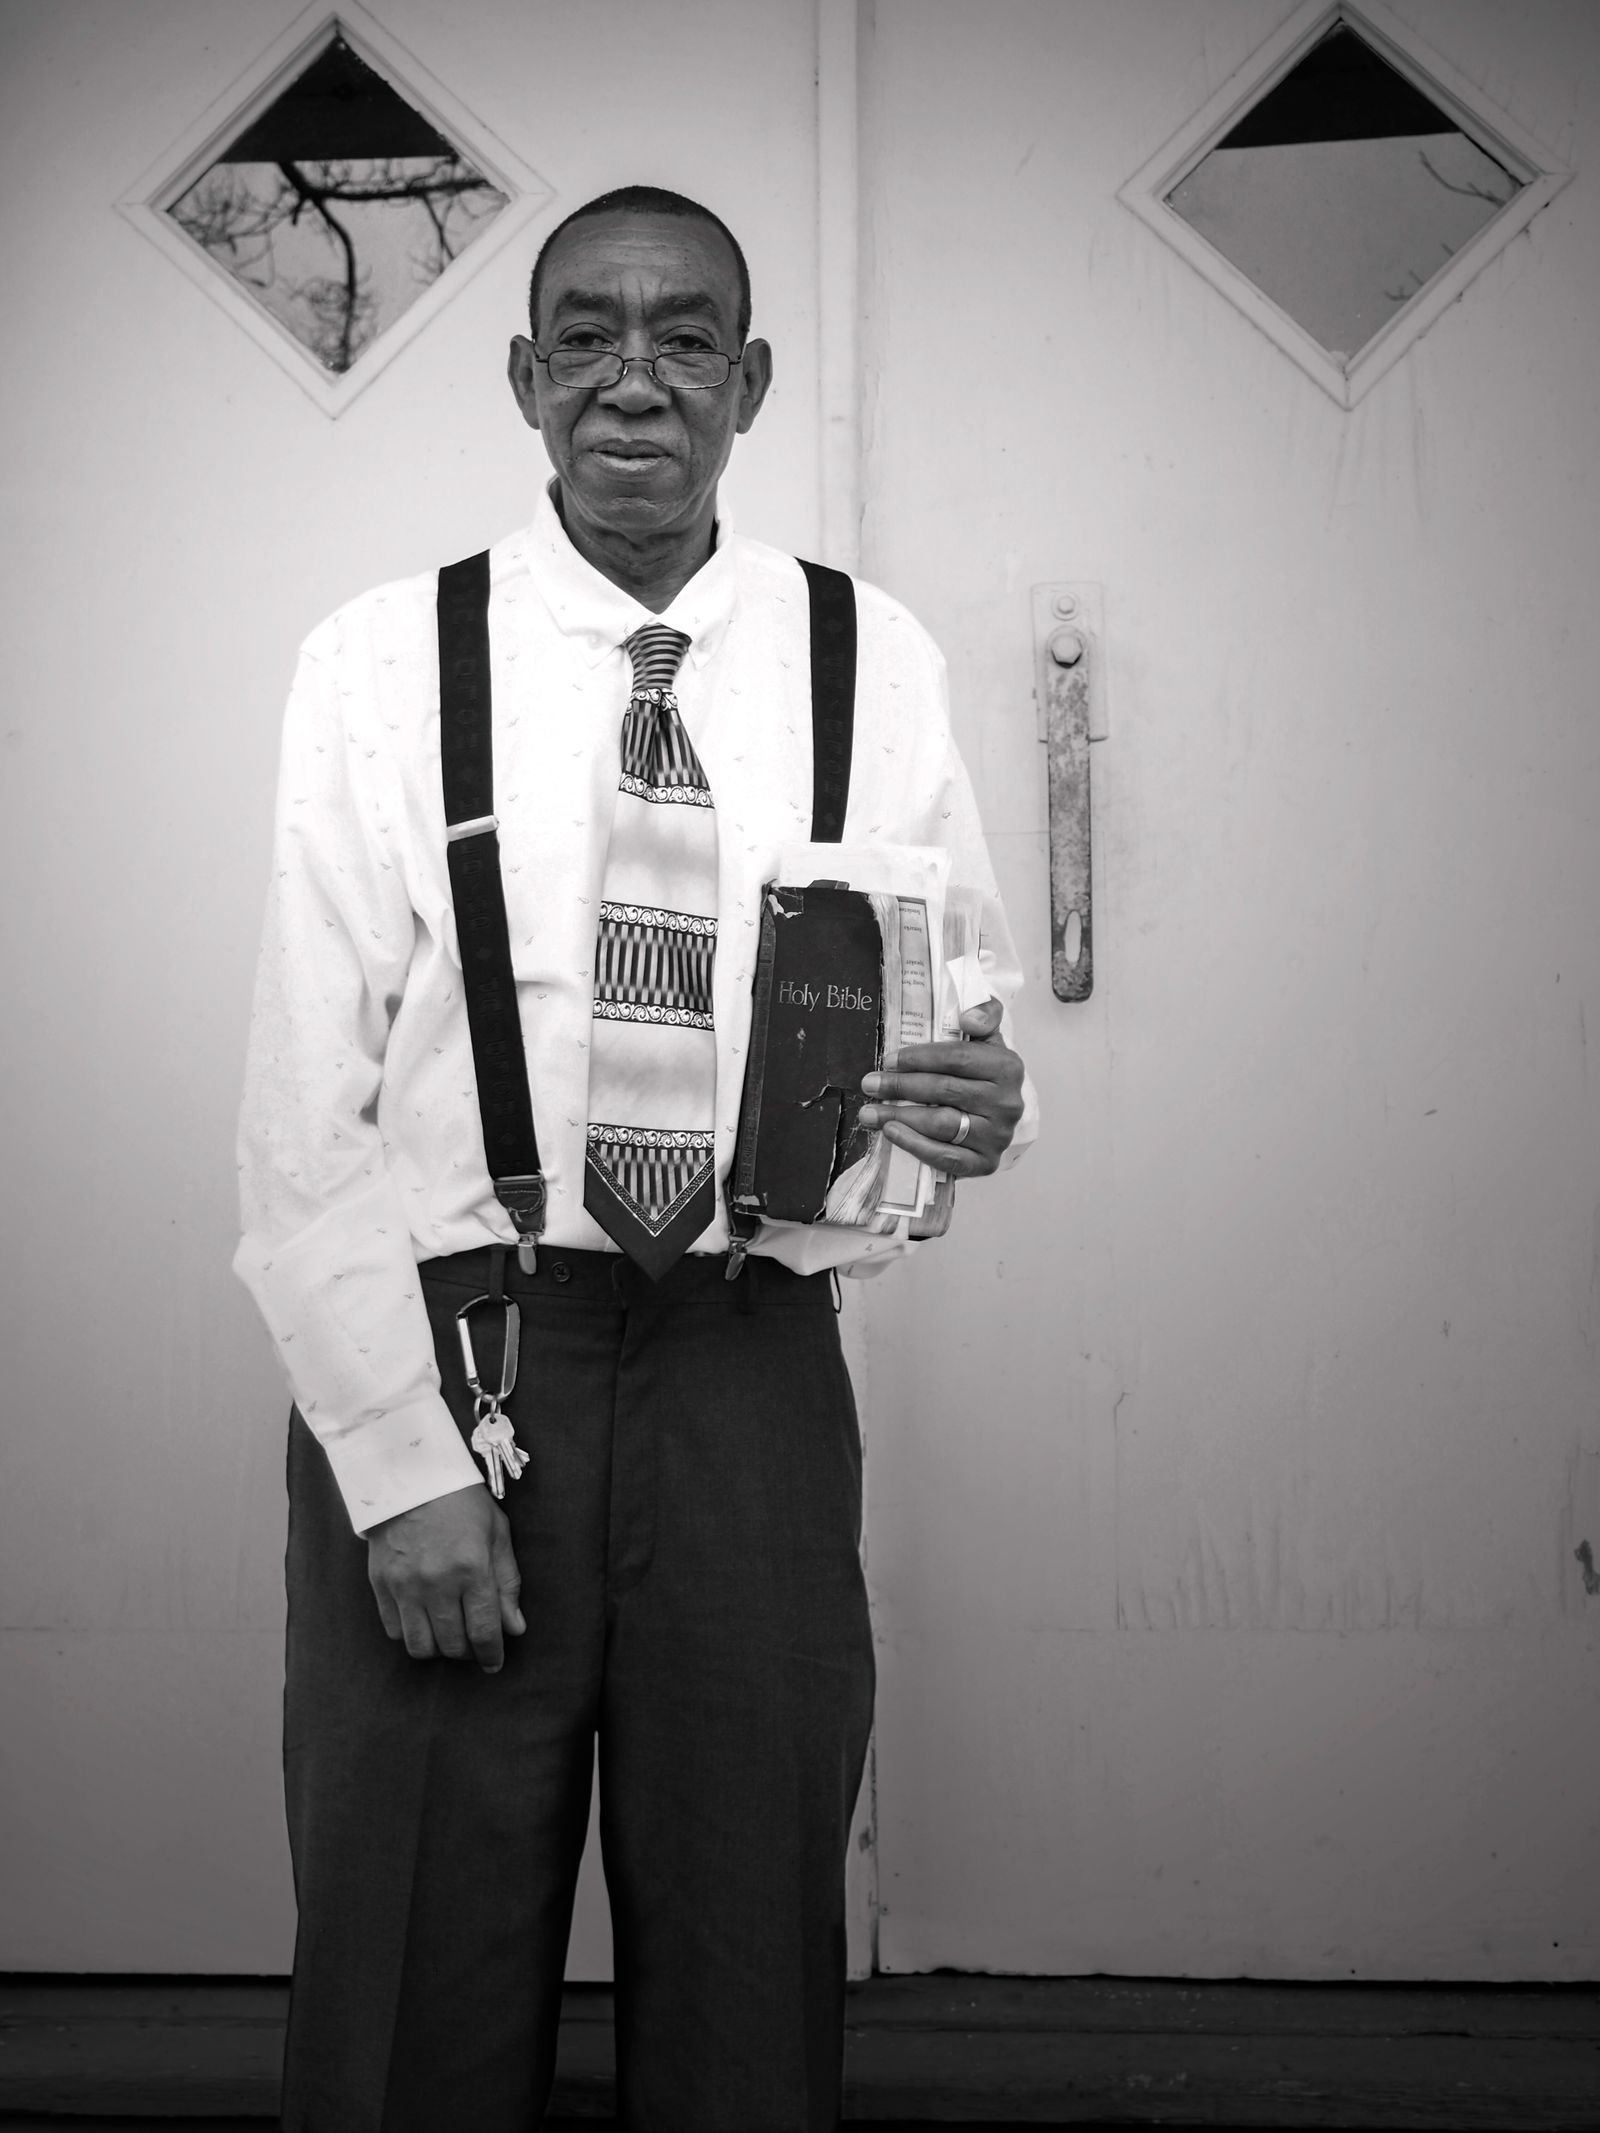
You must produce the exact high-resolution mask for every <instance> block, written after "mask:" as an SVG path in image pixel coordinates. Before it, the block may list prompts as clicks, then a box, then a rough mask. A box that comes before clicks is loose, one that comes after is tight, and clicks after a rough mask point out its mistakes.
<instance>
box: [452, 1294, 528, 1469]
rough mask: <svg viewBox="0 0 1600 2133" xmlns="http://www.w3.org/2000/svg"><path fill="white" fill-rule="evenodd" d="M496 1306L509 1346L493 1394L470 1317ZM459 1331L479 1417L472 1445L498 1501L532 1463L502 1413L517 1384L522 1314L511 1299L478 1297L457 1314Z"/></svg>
mask: <svg viewBox="0 0 1600 2133" xmlns="http://www.w3.org/2000/svg"><path fill="white" fill-rule="evenodd" d="M496 1303H497V1304H499V1305H500V1307H501V1309H502V1310H503V1311H504V1312H505V1345H504V1346H503V1348H502V1349H501V1351H500V1389H499V1391H498V1392H490V1391H487V1390H486V1389H485V1387H484V1385H483V1382H482V1380H481V1379H480V1377H479V1375H478V1361H477V1357H476V1356H475V1355H474V1354H473V1351H472V1328H471V1326H470V1325H469V1323H468V1318H469V1315H470V1314H471V1313H472V1312H473V1311H476V1310H477V1309H478V1307H479V1305H480V1304H496ZM456 1332H457V1334H458V1335H459V1336H460V1340H461V1360H462V1362H463V1363H464V1364H465V1366H466V1372H467V1384H468V1386H469V1388H470V1390H471V1392H472V1410H473V1414H474V1416H475V1417H476V1426H475V1427H474V1429H473V1432H472V1437H471V1440H470V1442H471V1445H472V1449H473V1450H474V1451H475V1452H476V1453H477V1455H478V1457H479V1458H480V1459H481V1460H482V1461H483V1463H484V1466H485V1468H486V1470H487V1475H488V1482H489V1493H490V1494H491V1495H492V1496H493V1497H494V1498H495V1499H496V1501H498V1500H499V1499H500V1498H501V1497H502V1496H504V1495H505V1493H506V1483H507V1481H515V1480H516V1479H517V1478H518V1477H519V1476H520V1474H521V1472H522V1470H523V1468H524V1467H525V1466H526V1465H527V1463H528V1454H527V1453H526V1452H525V1451H524V1450H523V1449H522V1447H521V1446H520V1445H519V1444H518V1442H517V1440H516V1435H515V1432H514V1431H513V1429H512V1426H511V1418H510V1416H509V1415H507V1414H504V1413H502V1411H501V1410H502V1408H503V1407H504V1405H505V1403H506V1401H507V1400H508V1399H510V1397H511V1392H512V1388H513V1387H514V1386H515V1384H516V1382H517V1344H518V1341H519V1339H520V1336H521V1332H522V1314H521V1312H520V1311H519V1310H518V1309H517V1307H516V1305H515V1304H514V1303H513V1302H512V1300H511V1298H510V1297H509V1296H474V1297H473V1299H472V1301H471V1302H470V1303H464V1304H463V1305H462V1306H461V1309H460V1310H459V1311H458V1312H457V1313H456Z"/></svg>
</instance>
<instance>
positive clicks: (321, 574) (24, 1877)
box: [0, 0, 819, 1971]
mask: <svg viewBox="0 0 1600 2133" xmlns="http://www.w3.org/2000/svg"><path fill="white" fill-rule="evenodd" d="M379 11H380V13H381V17H382V20H383V23H384V26H385V27H386V28H387V29H388V30H389V31H390V32H391V33H392V34H393V35H394V36H395V37H397V38H398V39H399V40H400V42H401V43H402V44H403V45H405V46H406V47H408V48H409V49H410V50H411V51H412V52H414V53H415V54H416V55H417V56H418V57H419V58H421V59H422V61H423V62H424V63H425V64H426V65H427V66H428V67H429V68H430V69H431V70H432V71H433V73H434V74H436V75H437V76H438V77H439V78H440V79H441V80H442V81H443V82H444V83H445V84H446V86H447V87H448V88H450V89H452V90H453V91H454V92H455V93H456V94H457V95H458V96H459V97H461V99H462V100H463V101H464V102H465V103H466V104H468V105H469V106H470V107H471V108H472V109H473V110H474V111H475V112H476V114H477V115H478V117H479V118H480V119H482V120H483V121H484V122H485V123H487V124H488V125H489V126H490V127H491V128H492V129H493V131H494V132H495V133H497V134H498V135H499V136H500V137H501V138H502V139H503V140H505V141H507V142H509V143H510V144H511V145H512V146H513V147H514V148H515V149H516V150H517V152H518V153H519V154H520V155H521V156H522V157H523V158H524V159H525V160H526V161H527V162H528V163H529V164H530V165H531V166H532V167H533V168H534V169H535V170H536V171H537V172H538V173H539V174H540V175H541V176H542V177H543V178H544V179H545V180H546V182H547V183H548V184H550V185H551V186H552V187H553V188H554V195H555V196H554V198H553V200H552V201H551V202H550V204H549V207H548V209H547V211H546V214H545V215H544V217H543V218H542V219H541V220H540V221H539V222H537V223H536V224H535V225H534V226H533V229H532V231H531V232H530V242H529V245H528V247H527V248H526V250H525V252H524V251H523V250H522V249H521V248H517V249H508V250H507V251H506V252H504V253H502V254H500V255H498V256H497V257H495V258H494V259H493V260H492V261H491V263H490V264H489V265H488V266H487V267H486V268H485V269H484V270H483V271H482V272H481V273H480V274H479V275H478V276H477V277H476V278H475V279H473V280H471V281H469V282H468V283H467V285H466V287H465V288H464V290H463V291H462V293H461V294H460V295H459V296H458V297H457V298H456V300H455V301H454V302H452V303H451V304H449V305H447V306H446V307H445V309H444V311H443V313H442V314H441V315H440V316H439V317H438V318H437V319H435V320H434V321H433V323H432V324H431V325H430V326H429V328H428V329H427V330H426V331H425V332H424V333H423V334H422V335H421V336H420V337H419V338H418V339H417V340H416V341H415V342H414V343H413V344H412V345H411V346H409V347H408V348H406V349H405V350H404V351H403V352H402V353H401V354H400V355H399V356H398V357H397V358H396V360H395V361H394V362H393V363H392V364H391V365H390V366H389V368H388V369H387V370H385V371H384V372H383V374H382V375H381V377H379V378H378V379H377V381H376V382H375V383H374V384H373V385H371V386H370V387H369V388H368V390H367V391H366V392H365V393H364V394H363V395H362V396H361V397H360V398H359V399H358V400H357V401H356V402H355V404H354V405H353V406H352V407H351V408H350V410H349V411H348V412H347V413H346V414H345V415H343V416H342V417H341V418H340V420H339V421H338V422H337V423H330V421H329V420H328V418H327V417H326V416H325V415H324V414H323V413H322V412H321V411H320V410H319V409H318V408H317V407H316V406H314V405H313V403H312V402H311V400H309V399H308V398H307V397H306V396H305V394H304V393H303V392H301V391H300V389H299V388H298V387H297V386H296V385H295V384H294V383H293V382H292V381H291V380H290V379H289V378H288V377H287V376H285V374H284V373H283V372H282V371H281V370H280V369H279V368H278V367H277V365H276V364H275V363H273V362H272V361H270V360H269V359H268V358H267V357H266V356H265V355H264V354H263V353H262V352H261V351H260V350H259V349H258V348H257V347H255V346H254V344H253V343H251V342H250V341H249V340H248V339H247V338H246V337H245V336H244V335H243V334H241V332H240V331H239V329H238V327H237V325H236V324H235V323H234V321H233V320H232V319H231V318H229V317H228V316H227V315H226V314H225V313H224V312H223V311H222V310H221V309H219V308H218V307H217V306H215V305H214V304H213V303H211V302H210V301H209V300H208V299H207V297H206V296H204V295H203V294H202V293H201V292H200V291H199V290H197V289H196V288H195V287H194V286H193V285H192V284H191V283H190V282H188V281H187V280H185V279H184V278H183V276H181V275H180V274H178V273H176V272H174V270H173V269H172V267H171V266H170V265H169V263H168V262H167V261H166V260H165V259H164V258H162V257H161V256H160V255H159V254H158V252H157V251H156V250H155V248H154V247H153V246H151V245H149V244H148V243H146V242H145V241H144V240H143V239H142V238H141V237H140V236H139V235H138V234H136V232H135V231H134V230H133V229H132V228H130V226H129V225H128V223H127V222H126V221H124V220H123V219H122V218H121V217H120V216H119V215H118V214H117V212H116V210H115V203H116V201H117V200H118V199H120V198H121V197H122V196H123V194H124V193H125V191H126V190H127V189H128V188H129V186H130V185H131V184H132V183H133V182H134V181H135V180H136V179H138V178H139V176H140V174H141V173H142V172H144V171H145V170H146V169H147V168H148V166H149V165H150V164H151V163H152V162H153V161H154V160H155V159H156V158H157V157H158V156H159V155H160V154H161V152H162V150H163V149H164V147H165V146H166V144H167V143H169V142H170V141H174V140H176V139H177V138H178V137H179V136H180V135H181V134H182V133H184V131H185V130H186V129H187V128H188V127H189V125H190V124H191V122H192V121H193V120H194V119H195V118H196V116H197V115H198V113H199V112H201V111H202V110H203V109H204V108H205V106H206V105H208V104H209V103H210V102H211V100H212V98H213V97H215V96H217V95H218V94H220V93H221V92H222V91H223V90H224V89H225V88H226V87H227V86H228V85H229V83H230V82H231V81H232V80H233V78H234V77H235V76H236V75H237V74H239V73H240V72H241V71H242V70H244V69H245V68H246V67H247V66H248V65H249V64H250V63H251V62H252V61H253V60H254V59H255V57H256V55H257V54H258V52H260V51H261V50H262V49H263V48H264V47H265V46H267V45H269V44H270V43H272V42H273V40H274V39H276V38H277V37H278V35H279V34H280V33H281V31H282V30H283V29H284V28H285V26H286V25H287V24H288V23H289V22H290V21H291V20H292V19H293V17H294V16H295V15H296V14H297V12H298V8H297V6H296V5H294V4H292V0H284V4H280V0H267V4H264V0H204V4H202V5H199V6H195V5H185V4H179V0H139V4H138V5H137V6H129V5H126V4H117V0H65V4H61V0H4V4H3V5H0V172H3V176H0V216H3V217H4V228H3V243H4V248H5V254H6V259H7V302H6V304H5V306H4V309H3V322H0V334H3V336H4V340H3V347H4V360H5V374H6V379H7V388H6V395H5V406H4V420H5V428H6V439H5V445H4V450H3V453H0V468H3V479H4V484H5V501H6V506H7V511H8V517H9V522H10V526H11V529H12V533H11V541H10V546H9V553H8V583H7V595H8V605H9V607H10V610H11V626H10V631H9V636H8V664H7V706H6V711H5V714H4V718H3V721H0V729H3V734H4V763H5V788H4V807H5V828H4V833H3V836H0V865H3V868H4V877H3V888H0V908H3V912H4V924H5V928H6V936H7V938H6V945H5V951H4V952H5V970H6V994H7V999H8V1002H9V1006H10V1017H9V1020H10V1033H9V1042H8V1044H7V1046H6V1101H5V1106H4V1131H5V1135H6V1156H5V1166H6V1168H5V1175H6V1180H7V1186H8V1193H7V1199H8V1205H9V1208H10V1210H11V1219H10V1220H9V1221H8V1222H7V1224H6V1226H5V1243H4V1257H3V1284H0V1287H3V1309H4V1313H5V1319H6V1336H5V1343H6V1344H5V1353H6V1361H7V1372H6V1386H5V1428H4V1453H3V1457H4V1475H3V1479H0V1521H3V1538H0V1623H3V1625H4V1633H3V1635H0V1707H3V1708H4V1711H5V1714H6V1723H5V1733H6V1741H7V1746H6V1750H5V1753H4V1755H3V1757H0V1772H3V1776H0V1785H3V1791H0V1842H3V1844H4V1846H5V1849H6V1852H7V1854H8V1859H7V1862H6V1865H5V1867H4V1868H3V1869H0V1879H3V1881H4V1885H5V1887H6V1892H7V1896H6V1902H5V1904H4V1906H3V1907H0V1968H34V1967H36V1968H45V1969H64V1970H66V1969H76V1968H86V1969H105V1970H140V1969H155V1970H193V1971H205V1970H219V1971H227V1970H243V1971H276V1970H281V1969H283V1968H285V1967H286V1966H287V1962H288V1956H289V1949H290V1943H291V1934H292V1917H291V1905H290V1896H289V1887H288V1874H287V1858H286V1853H285V1847H284V1843H283V1839H282V1835H281V1806H280V1801H279V1789H278V1771H277V1754H278V1748H277V1726H278V1696H279V1693H280V1683H281V1658H280V1623H281V1610H282V1602H281V1584H280V1576H281V1573H280V1567H279V1565H280V1558H281V1551H282V1529H283V1498H282V1483H281V1478H280V1477H281V1456H282V1445H283V1440H284V1430H285V1422H286V1418H287V1413H288V1404H287V1394H286V1393H285V1391H284V1389H283V1386H282V1383H281V1380H280V1377H279V1373H278V1370H277V1366H276V1363H275V1361H274V1359H273V1358H272V1356H271V1355H270V1353H269V1352H268V1347H267V1343H266V1341H265V1336H264V1335H263V1334H262V1333H261V1331H260V1329H259V1326H258V1325H257V1323H256V1321H255V1318H254V1314H253V1312H252V1309H251V1307H250V1305H249V1302H248V1299H247V1298H246V1297H245V1294H244V1292H243V1290H242V1289H240V1288H239V1286H238V1284H237V1283H236V1282H235V1281H234V1279H233V1277H232V1275H231V1273H230V1272H229V1259H230V1257H231V1254H232V1250H233V1242H234V1238H235V1234H236V1213H235V1204H234V1167H233V1148H232V1143H233V1128H234V1115H235V1110H236V1106H237V1100H238V1087H239V1079H240V1073H241V1068H242V1060H243V1050H244V1034H245V1021H246V1015H247V1008H248V998H249V989H250V982H251V976H252V972H253V968H254V960H255V942H256V938H257V934H258V931H259V924H260V911H261V903H262V897H263V894H264V891H265V881H266V867H267V851H268V834H269V824H270V815H271V800H272V790H273V785H274V782H275V778H276V762H277V747H278V728H279V720H280V717H281V713H282V704H283V696H284V692H285V690H286V688H287V685H288V680H289V676H290V673H291V671H292V666H293V657H294V650H295V646H296V645H297V643H298V641H299V639H300V638H301V636H302V635H304V634H305V632H306V631H308V630H309V629H310V628H311V627H312V626H313V624H314V623H316V622H317V621H318V620H319V619H320V618H321V616H323V615H324V614H326V613H327V612H328V610H329V609H330V608H332V607H333V606H334V605H336V604H337V602H339V601H340V600H342V599H344V598H347V597H349V596H350V595H352V594H354V593H355V592H358V591H359V590H361V589H362V588H363V587H365V586H367V585H370V584H373V583H376V582H378V581H380V580H382V579H384V578H387V577H392V576H395V575H398V574H401V573H404V572H409V571H414V570H419V569H423V568H426V567H428V566H430V565H432V564H434V563H436V562H438V561H439V560H441V559H446V558H448V557H450V556H452V555H458V554H463V553H466V552H468V551H469V550H471V549H472V548H474V547H476V546H478V545H480V544H481V543H482V542H483V541H485V540H486V539H489V538H492V537H494V536H496V535H497V534H499V533H500V532H502V531H504V530H506V529H507V528H509V527H511V526H513V525H515V524H517V523H518V522H519V521H520V520H521V519H522V518H523V517H524V516H525V515H526V513H527V511H528V509H529V505H530V499H531V496H532V494H533V489H534V484H535V483H536V482H539V481H542V480H543V479H544V478H545V475H546V473H547V469H546V468H545V465H544V461H543V457H542V454H541V452H540V450H539V447H538V444H537V441H536V439H535V438H534V437H533V435H532V433H531V432H530V431H528V430H527V429H525V427H524V426H523V424H522V422H521V419H520V417H519V416H518V415H517V413H516V411H515V409H514V407H513V405H512V403H511V399H510V395H509V393H508V391H507V390H506V387H505V385H504V383H503V376H502V372H503V365H504V360H505V346H506V342H507V339H508V337H509V336H510V334H511V333H513V332H515V331H517V330H519V328H520V326H521V323H522V315H523V288H524V284H525V281H526V274H527V269H528V267H529V265H531V258H532V250H533V248H534V247H535V246H536V244H537V241H538V238H539V237H540V235H542V233H543V231H544V230H546V229H548V228H549V227H550V226H551V225H552V224H553V222H554V221H555V220H556V219H559V217H560V216H561V215H562V214H564V213H565V212H566V211H567V209H568V208H570V207H572V206H575V205H576V204H577V203H578V202H579V201H580V200H583V199H587V198H589V197H591V196H592V195H593V194H594V193H596V192H599V191H602V190H603V189H604V188H605V187H607V186H609V185H614V184H620V183H624V182H627V181H629V180H631V179H634V178H637V177H639V176H641V175H648V177H650V178H651V179H652V180H654V181H655V182H659V183H664V184H667V185H673V186H678V187H681V188H682V189H683V190H685V191H687V192H689V193H691V194H693V195H696V196H699V197H702V198H705V199H706V200H707V201H708V202H709V203H710V204H712V205H713V206H715V207H717V208H718V209H719V210H721V211H722V212H723V213H725V214H726V215H727V216H728V217H729V219H730V220H732V221H733V222H734V223H735V224H736V225H737V227H738V229H739V230H740V232H741V235H742V239H743V241H744V242H745V244H746V246H747V249H748V252H749V256H750V259H751V264H752V271H753V274H754V277H755V286H756V295H757V305H758V316H757V320H756V327H757V330H758V331H762V332H765V333H766V334H767V335H768V336H769V337H770V338H771V339H772V340H773V341H774V343H775V344H776V346H777V348H778V351H779V356H778V365H777V383H776V386H775V388H774V392H773V396H772V399H771V401H770V402H769V404H768V406H767V408H766V410H765V412H764V414H763V417H762V421H761V424H760V426H759V427H758V429H757V430H755V431H754V432H753V433H752V435H751V436H750V437H749V438H748V439H747V440H745V441H744V442H743V444H742V447H741V451H740V454H739V458H738V461H737V465H736V468H735V470H734V471H733V472H732V474H731V476H730V480H729V483H728V495H729V499H730V501H731V504H732V507H733V509H734V511H735V512H736V513H737V514H738V515H739V516H740V518H741V520H742V521H743V522H745V523H747V524H749V525H750V526H751V527H752V528H754V527H757V526H759V527H760V529H761V530H762V531H763V533H764V534H766V535H767V537H769V538H771V539H775V540H777V541H780V542H787V543H789V544H791V545H793V546H796V547H798V548H800V549H801V551H802V552H804V553H808V554H814V553H816V552H817V551H816V543H817V538H818V524H819V499H818V447H817V418H816V407H817V390H818V386H817V364H816V334H815V310H816V306H815V287H816V257H815V247H816V207H815V200H816V173H815V166H814V139H815V131H814V82H813V70H814V55H815V27H814V22H813V19H812V15H811V11H810V9H809V7H803V6H802V7H797V6H795V5H793V4H791V0H674V5H673V6H672V7H671V8H670V9H664V8H651V7H638V6H634V5H631V4H606V0H600V4H596V0H542V4H541V5H540V6H539V7H538V8H537V9H534V8H530V7H526V6H522V5H519V4H516V0H471V4H462V5H458V6H455V7H452V8H450V9H449V10H447V11H446V10H441V9H440V8H438V7H436V6H433V5H429V4H427V0H380V9H379ZM624 39H625V40H626V42H627V47H628V52H629V64H628V66H627V68H626V69H625V70H622V71H619V70H618V68H617V67H616V66H615V65H614V64H613V61H614V58H615V54H616V52H617V50H618V48H619V40H624ZM602 77H603V81H604V86H603V87H601V86H600V83H601V80H602ZM708 108H714V123H712V124H709V125H708V124H707V123H706V122H705V115H706V112H707V110H708ZM594 1923H595V1921H594V1919H593V1917H592V1915H591V1919H590V1924H591V1926H593V1925H594ZM591 1937H592V1936H591ZM593 1955H594V1959H597V1960H599V1959H603V1948H599V1949H596V1950H594V1951H593Z"/></svg>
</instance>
